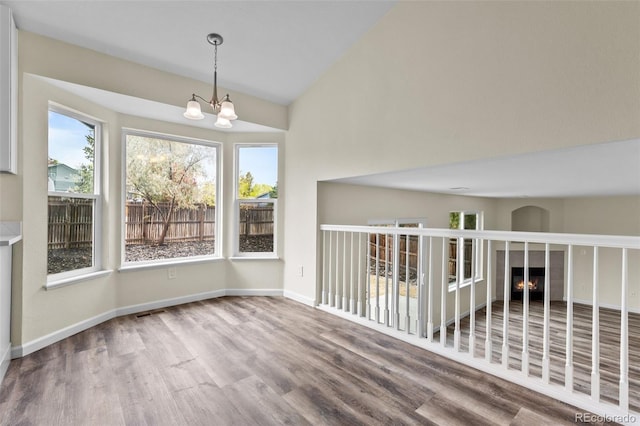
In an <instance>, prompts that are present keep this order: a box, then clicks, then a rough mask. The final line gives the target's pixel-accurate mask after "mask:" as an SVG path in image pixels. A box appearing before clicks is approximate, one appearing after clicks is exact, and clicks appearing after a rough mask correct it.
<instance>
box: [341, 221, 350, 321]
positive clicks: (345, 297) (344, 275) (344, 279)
mask: <svg viewBox="0 0 640 426" xmlns="http://www.w3.org/2000/svg"><path fill="white" fill-rule="evenodd" d="M348 285H349V280H347V231H344V232H343V233H342V310H344V311H349V291H348V290H347V286H348Z"/></svg>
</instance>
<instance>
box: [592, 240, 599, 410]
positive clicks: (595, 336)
mask: <svg viewBox="0 0 640 426" xmlns="http://www.w3.org/2000/svg"><path fill="white" fill-rule="evenodd" d="M591 326H592V329H591V398H593V399H594V400H595V401H596V402H599V401H600V306H599V300H598V246H594V247H593V311H592V315H591Z"/></svg>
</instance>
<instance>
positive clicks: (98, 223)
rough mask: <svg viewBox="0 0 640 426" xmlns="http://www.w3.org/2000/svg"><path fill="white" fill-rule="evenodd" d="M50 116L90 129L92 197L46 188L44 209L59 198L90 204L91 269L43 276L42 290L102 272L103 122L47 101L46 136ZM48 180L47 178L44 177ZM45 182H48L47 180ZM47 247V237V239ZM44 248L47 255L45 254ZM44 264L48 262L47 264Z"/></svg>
mask: <svg viewBox="0 0 640 426" xmlns="http://www.w3.org/2000/svg"><path fill="white" fill-rule="evenodd" d="M49 112H54V113H56V114H59V115H64V116H66V117H69V118H72V119H75V120H78V121H81V122H83V123H87V124H90V125H92V126H93V138H94V150H93V193H92V194H83V193H75V192H61V191H49V190H48V188H47V205H48V202H49V197H62V198H74V199H90V200H94V203H93V211H92V221H93V222H92V224H91V225H92V226H91V228H92V239H93V241H92V244H91V245H92V247H91V256H92V262H91V263H92V266H90V267H86V268H80V269H73V270H70V271H64V272H58V273H54V274H49V273H47V283H46V285H45V288H52V287H57V286H59V285H66V284H68V283H71V282H74V281H83V278H84V277H87V276H93V275H96V274H99V273H100V272H101V271H104V268H103V243H104V241H103V236H104V230H103V228H104V226H103V218H104V216H103V208H102V206H103V204H104V192H105V191H104V186H103V177H102V150H103V147H102V141H103V131H104V130H103V127H104V121H102V120H100V119H98V118H96V117H93V116H91V115H88V114H85V113H83V112H80V111H77V110H75V109H72V108H69V107H66V106H64V105H61V104H58V103H56V102H52V101H49V105H48V108H47V135H48V134H49V128H50V125H49V118H48V113H49ZM48 155H49V141H48V137H47V158H48ZM47 178H48V174H47ZM47 180H48V179H47ZM48 221H49V213H48V207H47V234H48V232H49V225H48ZM47 246H48V237H47ZM48 250H49V249H48V247H47V252H48ZM47 263H48V262H47Z"/></svg>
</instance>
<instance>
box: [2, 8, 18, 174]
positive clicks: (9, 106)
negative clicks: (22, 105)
mask: <svg viewBox="0 0 640 426" xmlns="http://www.w3.org/2000/svg"><path fill="white" fill-rule="evenodd" d="M17 131H18V31H17V29H16V26H15V22H14V20H13V15H12V13H11V9H9V8H8V7H6V6H3V5H0V172H5V173H13V174H15V173H17V172H18V170H17V165H18V137H17Z"/></svg>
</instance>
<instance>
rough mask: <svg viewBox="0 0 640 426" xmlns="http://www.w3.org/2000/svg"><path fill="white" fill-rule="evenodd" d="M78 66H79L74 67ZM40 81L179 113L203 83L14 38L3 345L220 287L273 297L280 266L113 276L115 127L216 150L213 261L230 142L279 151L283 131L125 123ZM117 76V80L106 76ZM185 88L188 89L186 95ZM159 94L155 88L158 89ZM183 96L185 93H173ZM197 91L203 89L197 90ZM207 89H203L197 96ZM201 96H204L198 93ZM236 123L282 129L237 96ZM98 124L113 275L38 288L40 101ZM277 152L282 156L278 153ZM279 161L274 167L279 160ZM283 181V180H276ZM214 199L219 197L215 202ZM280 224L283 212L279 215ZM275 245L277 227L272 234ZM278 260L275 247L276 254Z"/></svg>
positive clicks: (258, 105)
mask: <svg viewBox="0 0 640 426" xmlns="http://www.w3.org/2000/svg"><path fill="white" fill-rule="evenodd" d="M80 63H81V64H87V66H78V64H80ZM39 76H45V77H51V78H58V79H62V80H65V81H70V82H72V83H79V84H85V85H88V86H91V87H98V88H101V89H106V90H111V91H116V92H120V93H126V94H129V95H136V96H140V97H144V98H147V99H151V100H154V101H161V102H165V103H171V102H174V104H175V105H181V104H182V103H183V101H184V99H183V98H184V94H185V93H191V92H192V90H193V89H194V88H195V89H196V90H197V89H198V86H203V85H204V83H201V82H196V81H192V80H188V79H184V78H179V77H177V76H172V75H171V74H167V73H162V72H159V71H156V70H152V69H150V68H146V67H142V66H139V65H136V64H132V63H127V62H124V61H120V60H117V59H114V58H111V57H108V56H105V55H101V54H98V53H95V52H92V51H89V50H86V49H82V48H77V47H74V46H70V45H66V44H63V43H59V42H55V41H53V40H50V39H46V38H43V37H39V36H36V35H33V34H29V33H24V32H21V33H20V77H21V78H20V83H21V84H20V87H21V92H20V93H21V96H20V99H19V105H20V112H21V114H20V124H19V157H18V161H19V163H18V174H17V175H0V191H1V192H0V193H1V194H2V203H1V204H0V220H3V221H4V220H20V221H22V222H23V229H24V235H23V240H22V241H21V242H20V243H19V244H18V245H16V247H15V249H14V253H15V257H14V279H13V311H12V342H13V344H14V346H16V345H21V344H25V343H29V342H32V341H34V340H36V339H38V338H41V337H43V336H46V335H48V334H50V333H54V332H56V331H59V330H61V329H63V328H65V327H68V326H73V325H75V324H77V323H80V322H82V321H85V320H88V319H90V318H93V317H96V316H99V315H102V314H104V313H106V312H109V311H113V310H115V309H118V308H123V307H129V306H133V305H138V304H146V303H152V302H155V301H161V300H164V299H173V298H180V297H186V296H190V295H195V294H199V293H206V292H213V291H216V290H220V289H241V290H245V291H246V290H249V291H251V290H271V289H282V269H283V265H282V261H280V260H270V261H260V260H246V261H243V262H231V261H230V260H228V259H223V260H219V261H213V262H206V263H197V264H188V265H187V264H184V265H178V266H177V267H176V271H177V277H176V279H173V280H169V279H168V276H167V267H159V268H154V269H139V270H135V271H126V272H118V271H117V269H118V268H119V266H120V258H121V246H120V244H121V234H122V228H121V211H122V195H121V188H122V186H121V185H122V182H121V179H122V178H121V176H122V169H121V158H122V139H121V138H122V136H121V128H122V127H128V128H135V129H141V130H149V131H154V132H159V133H165V134H172V135H180V136H185V137H193V138H199V139H204V140H210V141H216V142H221V143H222V151H221V155H222V157H223V166H222V175H221V178H222V193H223V194H227V198H225V199H222V207H223V218H224V219H223V220H224V222H223V226H222V238H223V242H224V245H223V248H222V255H223V256H225V257H229V256H231V254H232V244H231V238H232V235H233V227H234V222H233V217H234V216H233V203H232V202H231V198H230V197H231V195H232V194H233V190H232V187H233V167H232V164H233V153H234V144H236V143H244V142H252V143H256V142H267V143H278V145H279V146H280V147H282V148H284V140H285V138H284V133H252V134H233V135H232V134H230V133H222V132H216V131H214V130H209V129H202V128H196V127H190V126H184V125H179V124H172V123H165V122H160V121H154V120H150V119H143V118H139V117H132V116H128V115H123V114H119V113H116V112H114V111H111V110H109V109H107V108H105V107H102V106H100V105H97V104H95V103H94V102H91V101H89V100H86V99H83V98H81V97H78V96H76V95H73V94H70V93H68V92H65V91H64V90H62V89H59V88H57V87H54V86H52V85H50V84H49V83H47V82H46V81H45V80H44V79H42V78H40V77H39ZM114 76H116V77H114ZM187 87H189V89H188V90H187V89H186V88H187ZM158 88H162V90H159V89H158ZM176 89H185V91H184V93H180V90H176ZM203 90H205V89H204V88H203ZM206 90H209V89H206ZM206 90H205V91H206ZM235 98H236V102H238V103H242V110H243V119H248V120H253V121H254V122H256V123H260V124H265V125H270V126H274V127H280V128H285V127H286V125H287V124H286V122H287V117H286V108H284V107H282V106H279V105H275V104H269V103H268V102H265V101H261V100H259V99H256V98H252V97H249V96H236V97H235ZM49 101H53V102H57V103H59V104H62V105H64V106H65V107H68V108H71V109H75V110H77V111H80V112H82V113H84V114H87V115H90V116H93V117H95V118H97V119H99V120H100V121H103V122H104V123H105V124H104V126H103V127H104V130H105V136H104V140H103V144H104V147H103V148H104V149H103V155H104V157H103V165H104V174H105V182H104V188H105V204H104V209H103V226H104V238H103V246H102V249H103V252H104V255H103V260H104V268H105V269H110V270H112V271H113V272H112V273H111V274H110V275H108V276H105V277H102V278H97V279H91V280H87V281H84V282H80V283H76V284H73V285H70V286H66V287H61V288H57V289H53V290H44V288H43V286H44V284H45V283H46V279H47V272H46V268H47V261H46V259H47V243H46V238H47V237H46V235H47V230H46V229H47V219H46V217H47V201H46V200H47V196H46V194H47V183H46V164H47V131H48V128H47V123H48V118H47V112H48V102H49ZM282 151H283V152H284V149H283V150H282ZM283 155H284V154H281V163H282V162H284V158H283ZM279 181H282V176H280V177H279ZM220 199H221V198H219V200H220ZM279 219H282V211H280V213H279ZM279 234H280V235H279V237H280V238H282V234H283V232H282V227H281V228H280V230H279ZM279 255H280V256H282V249H280V250H279Z"/></svg>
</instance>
